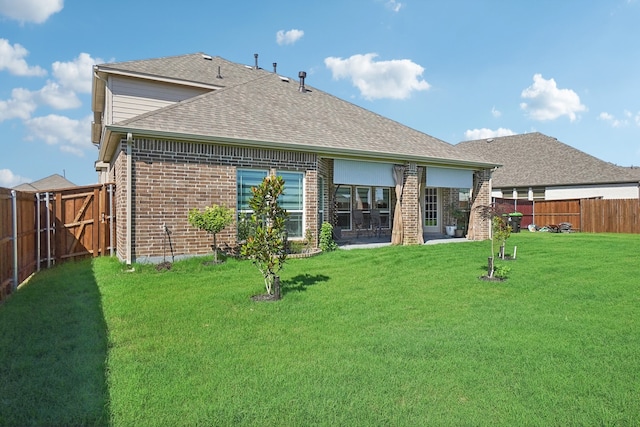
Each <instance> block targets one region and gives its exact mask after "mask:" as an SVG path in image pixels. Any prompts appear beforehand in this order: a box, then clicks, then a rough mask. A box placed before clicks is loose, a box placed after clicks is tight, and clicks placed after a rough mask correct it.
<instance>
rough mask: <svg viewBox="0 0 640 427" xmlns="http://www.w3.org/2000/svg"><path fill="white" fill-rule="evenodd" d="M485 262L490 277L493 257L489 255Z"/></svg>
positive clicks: (491, 275)
mask: <svg viewBox="0 0 640 427" xmlns="http://www.w3.org/2000/svg"><path fill="white" fill-rule="evenodd" d="M487 264H488V267H487V275H488V276H489V277H490V278H491V277H493V257H492V256H490V257H489V260H488V262H487Z"/></svg>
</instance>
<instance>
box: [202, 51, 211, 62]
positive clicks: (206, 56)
mask: <svg viewBox="0 0 640 427" xmlns="http://www.w3.org/2000/svg"><path fill="white" fill-rule="evenodd" d="M202 59H206V60H207V61H211V60H212V59H213V58H212V57H211V55H205V54H204V53H203V54H202Z"/></svg>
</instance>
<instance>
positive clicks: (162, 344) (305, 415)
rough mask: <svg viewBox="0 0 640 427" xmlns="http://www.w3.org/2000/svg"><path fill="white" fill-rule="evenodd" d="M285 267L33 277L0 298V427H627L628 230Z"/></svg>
mask: <svg viewBox="0 0 640 427" xmlns="http://www.w3.org/2000/svg"><path fill="white" fill-rule="evenodd" d="M514 245H517V246H518V249H517V255H518V256H517V259H516V260H512V261H502V262H501V261H497V263H498V264H503V265H504V264H506V265H508V267H509V268H510V272H509V278H508V280H506V281H504V282H486V281H482V280H479V279H478V277H479V276H481V275H483V274H484V273H486V271H485V270H486V264H487V257H488V256H489V255H490V246H489V242H470V243H458V244H444V245H425V246H413V247H386V248H379V249H363V250H352V251H344V250H341V251H337V252H333V253H327V254H322V255H319V256H317V257H314V258H309V259H295V260H294V259H292V260H289V261H288V262H287V264H286V266H285V269H284V270H283V271H282V275H281V276H282V283H283V287H284V288H283V294H284V295H283V299H282V300H281V301H278V302H254V301H252V300H251V298H250V297H251V296H252V295H255V294H258V293H261V292H263V291H264V289H263V282H262V277H261V276H260V273H259V272H258V270H257V269H256V268H255V267H254V266H253V265H252V264H251V263H250V262H247V261H235V260H228V261H227V262H226V263H225V264H223V265H217V266H214V265H203V264H202V259H197V260H188V261H183V262H178V263H175V264H174V265H173V268H172V269H171V270H169V271H156V269H155V268H154V267H153V266H140V265H137V266H135V267H136V269H135V272H126V271H124V270H125V269H124V267H123V265H121V264H120V263H118V262H117V261H116V260H115V259H110V258H100V259H95V260H86V261H82V262H77V263H67V264H64V265H62V266H59V267H57V268H54V269H52V270H49V271H43V272H41V273H39V274H38V275H36V276H35V277H34V278H33V279H32V280H31V282H30V283H29V284H28V285H27V286H25V287H23V288H21V289H20V291H19V292H17V293H16V294H14V295H13V296H12V297H11V298H9V300H8V301H7V302H6V303H5V304H4V305H3V306H0V425H113V426H146V425H148V426H158V425H166V426H175V425H234V426H235V425H250V426H254V425H268V426H271V425H278V426H310V425H331V426H355V425H390V426H391V425H392V426H416V425H452V426H462V425H482V426H484V425H486V426H500V425H504V426H513V425H531V426H550V425H554V426H572V425H573V426H584V425H637V423H638V420H640V398H639V396H640V235H613V234H602V235H594V234H580V233H574V234H549V233H528V232H525V233H520V234H513V235H512V237H511V238H510V239H509V241H508V245H507V253H512V251H513V246H514Z"/></svg>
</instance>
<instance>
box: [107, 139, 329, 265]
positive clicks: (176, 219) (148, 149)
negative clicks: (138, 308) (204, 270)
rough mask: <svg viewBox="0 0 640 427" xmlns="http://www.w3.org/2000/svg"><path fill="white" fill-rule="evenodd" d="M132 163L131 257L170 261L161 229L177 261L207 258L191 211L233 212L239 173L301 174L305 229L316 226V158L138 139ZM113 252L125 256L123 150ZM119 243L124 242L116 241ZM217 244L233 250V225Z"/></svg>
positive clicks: (206, 238) (207, 241)
mask: <svg viewBox="0 0 640 427" xmlns="http://www.w3.org/2000/svg"><path fill="white" fill-rule="evenodd" d="M132 157H133V175H134V179H133V194H134V198H133V235H134V238H133V241H134V249H133V257H134V259H137V260H145V259H146V258H150V259H152V260H158V258H160V257H163V256H167V257H169V258H170V257H171V252H170V248H169V243H168V239H167V236H166V233H165V230H164V227H163V225H164V224H166V226H167V227H168V228H169V230H170V231H171V243H172V245H173V251H174V253H175V254H176V255H184V254H189V255H197V254H208V253H211V247H210V245H211V244H212V242H213V241H212V238H211V236H210V235H208V234H207V233H206V232H204V231H201V230H198V229H196V228H194V227H192V226H191V225H190V224H189V223H188V220H187V215H188V212H189V210H190V209H193V208H198V209H203V208H204V207H205V206H210V205H212V204H218V205H224V206H227V207H229V208H232V209H233V210H234V212H235V210H236V191H237V190H236V171H237V169H238V168H246V169H263V170H267V171H269V170H271V169H275V170H276V171H278V170H282V171H296V172H305V173H306V176H305V192H306V195H305V228H306V227H312V230H313V231H314V235H315V236H317V231H316V230H315V227H316V224H317V156H316V155H315V154H313V153H297V152H285V151H279V150H265V149H258V148H243V147H234V146H224V145H213V144H205V143H190V142H182V141H167V140H154V139H137V140H135V142H134V144H133V147H132ZM116 183H117V189H118V191H119V194H118V196H119V197H118V218H119V221H118V248H120V249H121V250H120V251H119V256H120V257H121V258H122V257H123V256H124V250H125V249H124V248H125V245H124V240H126V236H125V235H124V233H125V230H126V228H125V227H126V221H125V219H126V215H125V213H126V212H125V207H126V146H125V145H122V147H121V152H120V155H119V156H118V159H117V162H116ZM121 239H122V240H123V241H121ZM217 240H218V244H224V243H227V244H229V245H230V246H235V244H236V227H235V224H234V225H231V226H229V227H227V228H226V229H225V230H223V231H222V232H221V233H219V234H218V239H217Z"/></svg>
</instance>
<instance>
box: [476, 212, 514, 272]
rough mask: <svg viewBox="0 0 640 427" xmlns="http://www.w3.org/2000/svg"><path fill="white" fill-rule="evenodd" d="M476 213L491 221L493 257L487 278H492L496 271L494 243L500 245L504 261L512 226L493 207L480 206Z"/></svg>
mask: <svg viewBox="0 0 640 427" xmlns="http://www.w3.org/2000/svg"><path fill="white" fill-rule="evenodd" d="M476 211H477V212H478V215H479V216H480V217H481V218H482V219H485V220H488V221H491V256H490V257H489V259H488V265H487V276H488V277H490V278H492V277H493V275H494V270H495V268H494V256H495V245H494V243H495V242H499V243H500V258H502V259H504V247H505V244H506V241H507V239H508V238H509V236H510V235H511V226H510V225H509V224H508V223H507V222H506V221H505V219H504V217H503V216H502V215H501V213H500V212H499V211H497V210H496V209H495V207H493V206H478V207H477V208H476Z"/></svg>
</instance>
